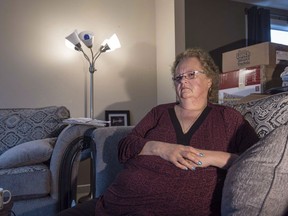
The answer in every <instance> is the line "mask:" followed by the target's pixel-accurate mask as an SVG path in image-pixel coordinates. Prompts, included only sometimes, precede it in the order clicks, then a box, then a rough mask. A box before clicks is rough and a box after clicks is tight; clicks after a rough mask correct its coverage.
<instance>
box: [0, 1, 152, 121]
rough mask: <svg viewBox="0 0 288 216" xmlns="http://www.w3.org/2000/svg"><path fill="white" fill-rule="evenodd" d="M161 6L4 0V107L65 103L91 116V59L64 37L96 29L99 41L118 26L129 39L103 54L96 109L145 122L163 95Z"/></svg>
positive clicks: (0, 92) (0, 20)
mask: <svg viewBox="0 0 288 216" xmlns="http://www.w3.org/2000/svg"><path fill="white" fill-rule="evenodd" d="M151 11H152V13H151ZM153 11H155V1H154V0H105V1H104V0H82V1H79V0H60V1H58V0H49V1H39V0H1V1H0V26H1V43H0V50H1V52H0V108H7V107H41V106H49V105H65V106H67V107H68V108H69V110H70V111H71V115H72V116H73V117H83V116H89V72H88V63H87V61H86V60H85V59H84V57H83V56H82V54H81V53H80V52H76V51H73V50H70V49H68V48H67V47H66V46H65V44H64V38H65V37H66V36H67V35H69V34H70V33H71V32H72V31H74V30H75V29H77V30H78V32H81V31H84V30H89V31H93V32H94V34H95V44H96V46H95V49H97V48H98V46H99V45H100V44H101V43H102V41H103V40H104V39H105V38H108V37H110V36H111V35H112V34H113V33H116V34H117V35H118V37H119V39H120V42H121V44H122V48H121V49H119V50H116V51H114V52H111V53H104V54H102V55H101V56H100V58H99V59H98V60H97V62H96V68H97V71H96V72H95V74H94V85H95V93H94V98H95V99H94V104H95V105H94V106H95V112H94V113H95V117H96V118H99V119H104V111H105V110H107V109H112V110H119V109H124V110H130V112H131V120H132V124H134V123H136V122H138V121H139V120H140V119H141V118H142V117H143V115H144V114H145V113H146V112H147V111H148V110H149V109H150V108H151V107H152V106H154V105H155V104H156V103H157V102H156V100H157V95H156V92H157V86H156V40H155V13H154V12H153ZM88 51H89V50H88ZM88 53H89V52H88Z"/></svg>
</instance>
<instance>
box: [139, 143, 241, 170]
mask: <svg viewBox="0 0 288 216" xmlns="http://www.w3.org/2000/svg"><path fill="white" fill-rule="evenodd" d="M140 154H142V155H157V156H160V157H161V158H163V159H164V160H167V161H169V162H171V163H172V164H174V165H175V166H176V167H178V168H180V169H183V170H195V169H196V168H200V167H202V168H204V167H208V166H214V167H218V168H223V169H227V168H228V167H229V166H230V164H231V163H232V162H233V161H234V160H235V159H236V158H237V157H238V155H236V154H231V153H228V152H223V151H211V150H203V149H197V148H193V147H191V146H184V145H180V144H171V143H165V142H158V141H149V142H147V143H146V144H145V146H144V147H143V149H142V151H141V152H140Z"/></svg>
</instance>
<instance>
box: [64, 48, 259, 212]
mask: <svg viewBox="0 0 288 216" xmlns="http://www.w3.org/2000/svg"><path fill="white" fill-rule="evenodd" d="M218 76H219V70H218V68H217V67H216V65H215V64H214V62H213V60H212V58H211V57H210V56H209V55H208V54H207V53H206V52H204V51H203V50H201V49H188V50H186V51H185V52H183V53H181V54H179V55H178V56H177V57H176V60H175V62H174V64H173V67H172V77H173V78H172V79H173V82H174V86H175V90H176V95H177V102H175V103H169V104H162V105H158V106H156V107H154V108H153V109H152V110H151V111H150V112H149V113H148V114H147V115H146V116H145V117H144V118H143V119H142V120H141V121H140V122H139V124H137V125H136V126H135V128H134V129H133V131H132V132H131V133H130V134H129V135H128V136H127V137H126V138H124V139H123V140H121V142H120V143H119V160H120V162H121V163H124V164H125V168H124V170H122V171H121V172H120V174H119V175H118V176H117V178H116V179H115V181H114V183H113V184H112V185H110V187H109V188H108V190H107V191H106V192H105V193H104V194H103V195H102V196H101V197H100V198H99V200H97V201H96V200H93V201H89V202H87V203H84V204H82V205H79V206H76V207H75V208H74V209H69V210H67V211H66V214H65V212H63V213H62V214H61V215H77V211H78V212H83V210H84V209H85V210H87V209H89V208H87V206H88V205H90V206H92V207H91V208H90V210H89V211H90V214H89V213H87V215H113V216H114V215H147V216H148V215H165V216H166V215H181V216H183V215H189V216H191V215H195V216H207V215H221V213H220V211H221V195H222V187H223V184H224V180H225V175H226V169H227V168H229V166H230V165H231V163H232V162H233V161H234V160H235V159H236V158H237V157H238V155H239V154H241V153H242V152H244V151H245V150H246V149H247V148H249V147H250V146H252V145H253V144H254V143H256V142H257V141H258V137H257V135H256V133H255V132H254V129H253V128H252V127H251V126H250V125H249V123H248V122H247V121H246V120H245V119H244V118H243V116H242V115H241V114H240V113H239V112H237V111H236V110H234V109H232V108H229V107H225V106H222V105H217V104H213V103H211V102H209V98H211V97H212V96H213V94H214V93H215V92H216V89H217V87H218V79H219V77H218ZM79 215H80V214H79ZM81 215H84V213H82V214H81Z"/></svg>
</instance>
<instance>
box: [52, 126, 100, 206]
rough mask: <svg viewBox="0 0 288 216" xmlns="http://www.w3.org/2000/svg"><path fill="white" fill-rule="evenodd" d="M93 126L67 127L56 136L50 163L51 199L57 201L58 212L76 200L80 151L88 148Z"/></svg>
mask: <svg viewBox="0 0 288 216" xmlns="http://www.w3.org/2000/svg"><path fill="white" fill-rule="evenodd" d="M93 130H95V127H94V126H88V125H69V126H67V127H66V128H65V129H64V130H63V131H62V132H61V133H60V135H59V136H58V138H57V141H56V144H55V147H54V150H53V153H52V156H51V161H50V170H51V178H52V184H51V197H53V198H54V199H59V208H60V209H59V210H62V209H65V208H68V207H70V206H71V203H72V201H73V200H74V199H76V186H77V174H78V168H79V162H80V153H81V151H82V150H84V149H87V148H89V147H90V144H91V143H90V141H91V140H92V139H91V136H90V134H91V132H92V131H93Z"/></svg>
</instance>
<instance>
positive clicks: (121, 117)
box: [105, 110, 130, 127]
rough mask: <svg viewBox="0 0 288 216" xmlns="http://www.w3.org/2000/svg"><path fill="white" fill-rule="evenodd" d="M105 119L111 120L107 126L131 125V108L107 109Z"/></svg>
mask: <svg viewBox="0 0 288 216" xmlns="http://www.w3.org/2000/svg"><path fill="white" fill-rule="evenodd" d="M105 120H106V121H110V123H108V124H107V125H106V126H107V127H109V126H129V125H130V112H129V110H105Z"/></svg>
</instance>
